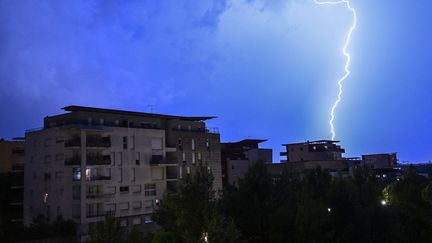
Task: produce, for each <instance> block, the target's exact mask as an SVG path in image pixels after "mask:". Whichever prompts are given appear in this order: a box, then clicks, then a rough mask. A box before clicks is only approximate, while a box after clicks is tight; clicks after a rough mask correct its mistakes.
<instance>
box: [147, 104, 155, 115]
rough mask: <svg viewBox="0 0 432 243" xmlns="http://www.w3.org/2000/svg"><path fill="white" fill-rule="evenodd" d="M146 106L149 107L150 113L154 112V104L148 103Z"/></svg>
mask: <svg viewBox="0 0 432 243" xmlns="http://www.w3.org/2000/svg"><path fill="white" fill-rule="evenodd" d="M147 107H148V108H149V110H150V113H153V112H154V108H155V105H152V104H150V105H147Z"/></svg>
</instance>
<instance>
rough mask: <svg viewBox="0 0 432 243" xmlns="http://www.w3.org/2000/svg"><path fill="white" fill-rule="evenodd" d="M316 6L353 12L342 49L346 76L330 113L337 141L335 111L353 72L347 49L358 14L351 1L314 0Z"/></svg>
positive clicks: (342, 80)
mask: <svg viewBox="0 0 432 243" xmlns="http://www.w3.org/2000/svg"><path fill="white" fill-rule="evenodd" d="M314 1H315V3H316V4H319V5H336V4H345V5H346V7H347V8H348V10H349V11H351V12H352V14H353V19H354V20H353V24H352V26H351V28H350V29H349V31H348V34H347V36H346V40H345V44H344V46H343V48H342V51H343V54H344V55H345V57H346V62H345V74H344V75H343V76H342V77H341V78H340V79H339V80H338V86H339V92H338V95H337V99H336V101H335V103H334V104H333V106H332V108H331V111H330V121H329V124H330V129H331V134H332V138H331V139H332V140H334V139H335V137H336V132H335V128H334V120H335V111H336V108H337V106H338V104H339V103H340V102H341V100H342V94H343V83H344V81H345V80H346V79H347V78H348V77H349V75H350V74H351V70H350V69H349V68H350V64H351V55H350V54H349V53H348V51H347V49H348V46H349V44H350V42H351V35H352V33H353V32H354V30H355V28H356V25H357V12H356V10H355V9H354V8H352V7H351V5H350V1H348V0H340V1H318V0H314Z"/></svg>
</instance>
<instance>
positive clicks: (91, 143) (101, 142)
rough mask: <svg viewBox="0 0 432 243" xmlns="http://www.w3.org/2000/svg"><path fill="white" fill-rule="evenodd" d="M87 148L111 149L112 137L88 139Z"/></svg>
mask: <svg viewBox="0 0 432 243" xmlns="http://www.w3.org/2000/svg"><path fill="white" fill-rule="evenodd" d="M87 147H100V148H109V147H111V139H110V137H87Z"/></svg>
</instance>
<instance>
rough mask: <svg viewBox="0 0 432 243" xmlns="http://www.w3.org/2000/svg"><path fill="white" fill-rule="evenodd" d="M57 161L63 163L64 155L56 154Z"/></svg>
mask: <svg viewBox="0 0 432 243" xmlns="http://www.w3.org/2000/svg"><path fill="white" fill-rule="evenodd" d="M56 160H57V161H63V160H64V154H56Z"/></svg>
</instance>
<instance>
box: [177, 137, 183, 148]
mask: <svg viewBox="0 0 432 243" xmlns="http://www.w3.org/2000/svg"><path fill="white" fill-rule="evenodd" d="M177 145H178V148H179V149H180V150H181V149H183V143H182V139H181V138H178V141H177Z"/></svg>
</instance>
